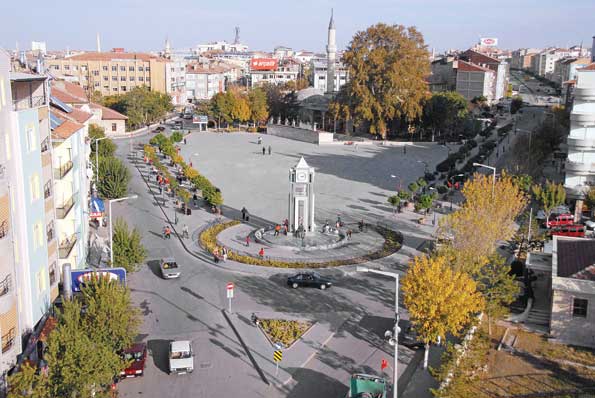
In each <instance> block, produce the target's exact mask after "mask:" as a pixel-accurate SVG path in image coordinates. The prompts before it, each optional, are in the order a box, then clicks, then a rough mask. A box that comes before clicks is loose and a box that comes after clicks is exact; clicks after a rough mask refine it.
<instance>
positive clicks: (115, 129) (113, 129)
mask: <svg viewBox="0 0 595 398" xmlns="http://www.w3.org/2000/svg"><path fill="white" fill-rule="evenodd" d="M117 130H118V125H117V124H116V123H112V131H117Z"/></svg>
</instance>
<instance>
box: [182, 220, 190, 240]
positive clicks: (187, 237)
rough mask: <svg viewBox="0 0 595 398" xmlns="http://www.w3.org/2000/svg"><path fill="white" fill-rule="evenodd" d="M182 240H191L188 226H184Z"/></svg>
mask: <svg viewBox="0 0 595 398" xmlns="http://www.w3.org/2000/svg"><path fill="white" fill-rule="evenodd" d="M182 238H186V239H190V234H189V233H188V225H186V224H184V227H183V228H182Z"/></svg>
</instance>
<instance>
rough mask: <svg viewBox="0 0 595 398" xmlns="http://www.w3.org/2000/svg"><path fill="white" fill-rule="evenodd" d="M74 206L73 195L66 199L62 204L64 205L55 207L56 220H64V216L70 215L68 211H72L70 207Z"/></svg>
mask: <svg viewBox="0 0 595 398" xmlns="http://www.w3.org/2000/svg"><path fill="white" fill-rule="evenodd" d="M73 206H74V195H72V196H71V197H70V199H68V200H67V201H66V202H64V204H62V206H60V207H56V218H57V219H60V220H63V219H64V218H66V216H67V215H68V213H70V210H71V209H72V207H73Z"/></svg>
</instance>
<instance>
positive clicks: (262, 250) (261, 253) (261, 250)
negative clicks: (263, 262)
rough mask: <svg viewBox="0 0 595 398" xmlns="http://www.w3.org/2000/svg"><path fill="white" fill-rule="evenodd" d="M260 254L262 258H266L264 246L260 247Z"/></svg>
mask: <svg viewBox="0 0 595 398" xmlns="http://www.w3.org/2000/svg"><path fill="white" fill-rule="evenodd" d="M258 255H259V256H260V258H264V247H261V248H260V250H259V251H258Z"/></svg>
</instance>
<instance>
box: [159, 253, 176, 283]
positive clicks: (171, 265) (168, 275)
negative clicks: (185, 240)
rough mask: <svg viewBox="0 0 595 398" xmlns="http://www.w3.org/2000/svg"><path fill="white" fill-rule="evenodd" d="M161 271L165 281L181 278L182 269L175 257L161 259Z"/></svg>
mask: <svg viewBox="0 0 595 398" xmlns="http://www.w3.org/2000/svg"><path fill="white" fill-rule="evenodd" d="M159 269H160V270H161V276H162V277H163V279H173V278H179V277H180V268H179V266H178V263H177V262H176V259H175V258H173V257H165V258H162V259H161V262H160V263H159Z"/></svg>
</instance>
